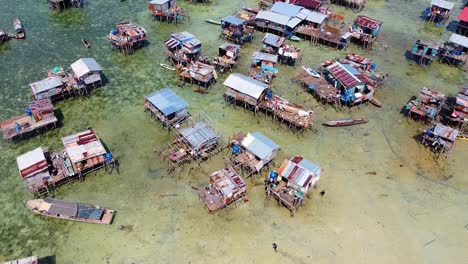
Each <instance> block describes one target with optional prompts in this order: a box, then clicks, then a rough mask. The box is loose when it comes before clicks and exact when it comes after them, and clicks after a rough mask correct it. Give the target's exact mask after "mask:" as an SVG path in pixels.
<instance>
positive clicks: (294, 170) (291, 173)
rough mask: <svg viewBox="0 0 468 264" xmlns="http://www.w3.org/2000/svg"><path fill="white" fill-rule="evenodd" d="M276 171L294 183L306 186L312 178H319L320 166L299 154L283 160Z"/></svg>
mask: <svg viewBox="0 0 468 264" xmlns="http://www.w3.org/2000/svg"><path fill="white" fill-rule="evenodd" d="M281 168H283V169H280V170H279V171H278V173H279V174H280V175H281V176H282V177H284V178H287V179H288V180H289V181H292V182H293V183H294V184H295V185H297V186H301V187H303V188H304V187H307V185H308V184H309V183H310V182H311V181H312V178H314V177H318V178H320V174H321V172H322V170H321V168H320V167H319V166H318V165H316V164H315V163H313V162H311V161H309V160H306V159H304V158H302V157H299V156H294V157H293V158H291V159H290V160H285V161H284V162H283V164H282V165H281Z"/></svg>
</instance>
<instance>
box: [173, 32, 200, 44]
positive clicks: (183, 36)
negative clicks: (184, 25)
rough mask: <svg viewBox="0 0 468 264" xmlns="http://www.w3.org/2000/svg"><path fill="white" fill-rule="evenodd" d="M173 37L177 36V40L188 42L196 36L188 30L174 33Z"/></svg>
mask: <svg viewBox="0 0 468 264" xmlns="http://www.w3.org/2000/svg"><path fill="white" fill-rule="evenodd" d="M171 37H172V38H175V39H176V40H178V41H180V42H182V43H184V42H187V41H189V40H191V39H194V38H195V36H194V35H192V34H191V33H189V32H187V31H184V32H176V33H172V34H171Z"/></svg>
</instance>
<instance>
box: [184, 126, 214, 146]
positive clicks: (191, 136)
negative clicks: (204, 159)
mask: <svg viewBox="0 0 468 264" xmlns="http://www.w3.org/2000/svg"><path fill="white" fill-rule="evenodd" d="M180 133H181V134H182V136H183V137H184V138H185V139H186V141H187V142H188V143H189V144H190V145H191V146H192V147H193V148H197V147H199V146H200V145H201V144H203V143H205V142H207V141H210V140H213V139H215V138H217V137H218V136H217V135H216V133H215V132H214V131H213V130H212V129H211V128H210V127H209V126H207V125H206V124H205V123H203V122H198V123H195V124H193V125H192V126H190V127H186V128H183V129H181V130H180Z"/></svg>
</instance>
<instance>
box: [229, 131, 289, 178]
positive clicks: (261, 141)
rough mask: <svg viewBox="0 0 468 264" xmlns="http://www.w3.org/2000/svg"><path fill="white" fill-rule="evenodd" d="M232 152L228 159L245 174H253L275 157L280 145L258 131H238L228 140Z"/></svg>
mask: <svg viewBox="0 0 468 264" xmlns="http://www.w3.org/2000/svg"><path fill="white" fill-rule="evenodd" d="M230 141H231V142H230V143H231V146H232V153H231V157H230V160H231V162H232V163H233V164H234V166H235V167H237V166H240V167H241V168H242V170H244V171H245V172H247V174H248V175H249V176H250V175H253V174H255V173H258V172H260V171H261V170H262V168H263V167H265V166H269V164H270V163H271V162H272V161H273V160H275V159H276V155H277V153H278V151H279V150H280V146H279V145H278V144H276V143H275V142H273V141H272V140H271V139H269V138H268V137H266V136H265V135H263V134H262V133H260V132H253V133H248V134H247V135H245V134H243V133H239V134H237V135H234V136H233V137H232V139H231V140H230Z"/></svg>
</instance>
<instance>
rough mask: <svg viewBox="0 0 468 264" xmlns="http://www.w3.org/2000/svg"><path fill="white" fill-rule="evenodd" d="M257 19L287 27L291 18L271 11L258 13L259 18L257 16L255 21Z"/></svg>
mask: <svg viewBox="0 0 468 264" xmlns="http://www.w3.org/2000/svg"><path fill="white" fill-rule="evenodd" d="M257 19H262V20H268V21H271V22H273V23H276V24H280V25H286V24H288V22H289V20H290V19H291V17H289V16H286V15H282V14H278V13H275V12H271V11H260V12H258V14H257V16H255V20H257Z"/></svg>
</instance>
